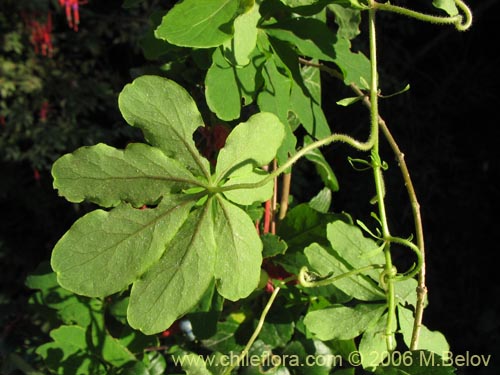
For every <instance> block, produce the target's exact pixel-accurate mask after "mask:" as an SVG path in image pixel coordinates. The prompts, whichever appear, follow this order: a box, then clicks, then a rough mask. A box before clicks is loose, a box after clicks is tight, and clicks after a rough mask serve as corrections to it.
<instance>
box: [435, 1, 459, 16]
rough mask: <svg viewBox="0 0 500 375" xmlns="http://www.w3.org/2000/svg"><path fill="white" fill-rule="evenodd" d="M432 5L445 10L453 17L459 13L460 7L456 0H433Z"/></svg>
mask: <svg viewBox="0 0 500 375" xmlns="http://www.w3.org/2000/svg"><path fill="white" fill-rule="evenodd" d="M432 5H434V7H435V8H438V9H441V10H444V11H445V12H446V13H448V15H449V16H451V17H453V16H456V15H457V14H458V8H457V5H456V2H455V1H454V0H433V1H432Z"/></svg>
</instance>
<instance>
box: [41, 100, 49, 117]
mask: <svg viewBox="0 0 500 375" xmlns="http://www.w3.org/2000/svg"><path fill="white" fill-rule="evenodd" d="M49 110H50V104H49V101H48V100H44V101H43V103H42V106H41V107H40V110H39V111H38V117H39V118H40V121H41V122H46V121H47V117H48V115H49Z"/></svg>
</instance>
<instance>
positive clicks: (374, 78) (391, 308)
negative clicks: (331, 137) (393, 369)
mask: <svg viewBox="0 0 500 375" xmlns="http://www.w3.org/2000/svg"><path fill="white" fill-rule="evenodd" d="M375 13H376V10H375V9H374V8H373V7H371V8H370V9H369V10H368V30H369V38H370V64H371V82H370V120H371V128H372V129H373V131H374V133H376V135H374V144H373V148H372V149H371V157H372V168H373V176H374V181H375V189H376V193H377V203H378V209H379V219H380V223H381V226H382V238H383V239H386V238H389V237H391V235H390V231H389V224H388V222H387V213H386V209H385V202H384V195H385V189H384V181H383V176H382V166H381V163H380V156H379V137H378V132H379V128H378V118H379V112H378V67H377V36H376V27H375ZM384 257H385V271H384V273H385V274H386V277H387V280H386V286H387V287H386V299H387V310H388V311H387V322H386V329H385V337H386V345H387V349H388V350H390V351H392V350H394V349H395V348H396V338H395V335H394V331H393V329H392V327H393V325H394V323H395V322H396V297H395V296H396V291H395V288H394V282H395V280H394V277H393V272H394V271H393V270H394V267H393V264H392V257H391V245H390V241H387V242H386V245H385V246H384Z"/></svg>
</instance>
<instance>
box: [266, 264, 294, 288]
mask: <svg viewBox="0 0 500 375" xmlns="http://www.w3.org/2000/svg"><path fill="white" fill-rule="evenodd" d="M262 268H264V270H265V271H266V272H267V274H268V275H269V280H268V281H267V284H266V292H268V293H272V292H273V291H274V284H273V279H274V280H285V279H288V278H289V277H291V276H293V275H292V274H291V273H289V272H287V271H286V270H285V269H284V268H283V267H282V266H280V265H276V264H274V263H271V262H270V261H268V260H265V261H264V264H263V265H262ZM292 282H293V283H297V280H294V281H292Z"/></svg>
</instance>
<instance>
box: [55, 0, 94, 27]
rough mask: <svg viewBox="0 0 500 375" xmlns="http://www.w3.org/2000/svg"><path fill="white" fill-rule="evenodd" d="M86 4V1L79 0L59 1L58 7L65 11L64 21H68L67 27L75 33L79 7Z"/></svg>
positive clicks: (78, 22) (78, 21)
mask: <svg viewBox="0 0 500 375" xmlns="http://www.w3.org/2000/svg"><path fill="white" fill-rule="evenodd" d="M83 4H87V1H79V0H59V5H60V6H61V7H64V9H65V11H66V20H67V21H68V26H69V27H70V28H72V29H73V30H75V31H78V25H79V24H80V9H79V7H80V5H83Z"/></svg>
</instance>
